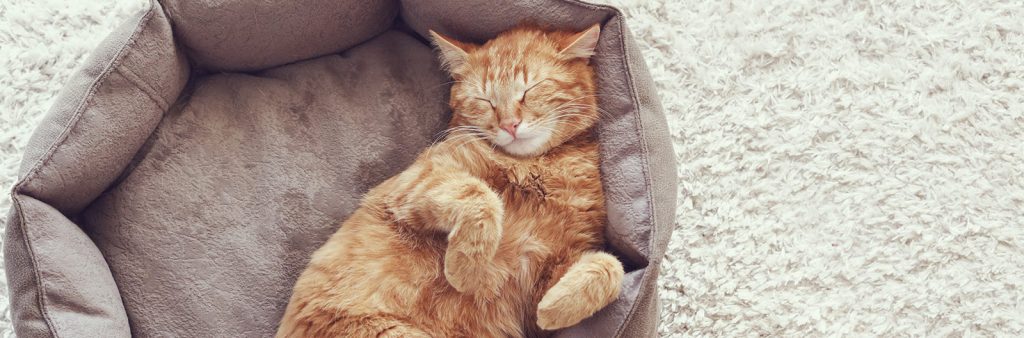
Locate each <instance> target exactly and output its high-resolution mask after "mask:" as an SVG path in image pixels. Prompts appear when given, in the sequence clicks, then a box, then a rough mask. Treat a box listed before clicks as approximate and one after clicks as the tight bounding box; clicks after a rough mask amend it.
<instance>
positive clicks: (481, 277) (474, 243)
mask: <svg viewBox="0 0 1024 338" xmlns="http://www.w3.org/2000/svg"><path fill="white" fill-rule="evenodd" d="M494 202H495V203H488V204H486V205H485V207H484V208H480V209H478V211H476V212H474V213H472V214H469V215H466V217H464V218H463V219H466V220H470V222H467V223H464V224H460V225H458V226H456V227H455V228H454V229H453V230H452V232H451V233H449V234H448V248H447V250H446V251H445V256H444V276H445V278H447V279H448V283H449V284H451V285H452V287H454V288H455V290H458V291H459V292H462V293H468V294H472V295H474V296H477V297H478V298H480V297H482V298H485V299H490V298H493V297H494V296H495V295H497V294H498V288H499V287H500V286H501V284H502V283H503V282H504V281H505V280H507V279H508V275H509V273H508V272H507V271H505V270H504V269H501V268H500V267H499V266H498V265H497V264H495V262H494V256H495V254H496V253H497V251H498V245H499V244H500V242H501V235H502V228H501V220H502V213H501V204H500V201H498V200H496V201H494Z"/></svg>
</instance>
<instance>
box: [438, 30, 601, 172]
mask: <svg viewBox="0 0 1024 338" xmlns="http://www.w3.org/2000/svg"><path fill="white" fill-rule="evenodd" d="M600 32H601V28H600V26H598V25H594V26H592V27H590V28H589V29H587V30H584V31H582V32H566V31H546V30H542V29H539V28H535V27H529V26H524V27H519V28H515V29H512V30H509V31H506V32H504V33H502V34H500V35H498V36H497V37H495V38H494V39H492V40H490V41H487V42H486V43H484V44H483V45H477V44H472V43H466V42H461V41H456V40H454V39H451V38H449V37H445V36H442V35H440V34H438V33H436V32H433V31H431V32H430V34H431V36H432V38H433V41H434V44H435V45H436V46H437V49H438V50H439V51H440V55H441V56H440V57H441V62H442V64H443V66H444V68H445V69H446V70H447V71H448V72H449V74H451V76H452V78H453V79H454V80H455V82H454V83H453V85H452V93H451V99H450V104H451V107H452V113H453V116H452V123H451V125H452V127H453V128H454V129H453V130H456V131H459V132H461V133H464V134H472V135H475V136H476V137H481V138H485V139H487V140H489V141H490V142H492V143H494V144H495V145H496V146H498V147H500V148H501V149H502V150H504V151H505V152H507V153H509V154H512V155H515V156H521V157H528V156H536V155H540V154H543V153H544V152H546V151H548V150H549V149H551V148H553V147H556V146H558V145H560V144H562V143H563V142H565V141H567V140H569V139H571V138H572V137H573V136H576V135H578V134H580V133H581V132H583V131H585V130H587V129H588V128H590V127H591V126H592V125H593V124H594V122H596V121H597V118H598V110H597V97H596V95H595V92H594V87H595V86H594V72H593V69H592V68H591V66H590V64H589V62H590V57H591V56H592V55H593V54H594V49H595V47H596V46H597V40H598V36H599V35H600Z"/></svg>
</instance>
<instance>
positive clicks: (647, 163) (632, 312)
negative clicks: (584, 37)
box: [615, 8, 661, 337]
mask: <svg viewBox="0 0 1024 338" xmlns="http://www.w3.org/2000/svg"><path fill="white" fill-rule="evenodd" d="M615 12H616V14H617V15H618V16H619V35H620V36H621V37H622V38H621V39H619V52H621V53H622V65H623V66H624V67H625V68H626V75H627V76H626V82H627V83H628V84H629V90H630V92H631V94H632V95H630V99H632V101H633V106H634V107H636V111H635V112H634V113H633V117H634V118H636V125H637V126H636V134H637V135H638V136H640V148H641V149H642V151H643V161H644V165H643V166H642V169H643V173H644V183H645V184H647V200H648V201H650V203H651V207H650V208H649V209H650V210H651V214H650V215H651V236H650V237H648V238H647V248H648V250H647V254H648V255H653V253H654V249H655V248H654V245H652V244H653V243H654V239H655V238H658V217H657V213H656V210H655V200H654V195H653V192H652V187H653V186H654V182H652V180H651V154H650V150H649V149H648V145H647V138H646V137H645V136H644V135H645V134H644V127H643V119H642V118H640V109H641V108H640V102H639V101H638V100H637V91H636V84H635V83H633V69H632V67H630V66H629V54H628V53H626V34H627V33H626V16H625V15H623V14H622V11H620V10H618V9H617V8H616V9H615ZM647 264H648V265H647V268H650V267H651V264H661V259H660V258H659V259H657V260H655V259H654V257H650V259H648V261H647ZM652 270H655V269H648V270H647V271H644V276H643V277H641V278H640V288H641V290H642V289H643V288H644V286H646V285H647V283H648V279H650V278H651V277H652V276H654V275H655V274H654V273H651V271H652ZM655 287H657V286H655ZM637 297H638V298H639V297H640V291H637ZM639 306H640V300H639V299H637V300H636V301H634V302H633V306H632V307H630V309H629V312H628V313H627V314H626V320H625V321H624V322H623V323H622V326H619V330H618V332H616V333H615V336H616V337H621V336H622V335H624V334H625V332H624V331H625V330H626V323H628V322H629V321H630V320H631V319H633V317H634V316H636V309H637V307H639ZM655 330H657V328H655Z"/></svg>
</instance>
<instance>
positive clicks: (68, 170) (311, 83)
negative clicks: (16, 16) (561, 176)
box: [5, 0, 676, 337]
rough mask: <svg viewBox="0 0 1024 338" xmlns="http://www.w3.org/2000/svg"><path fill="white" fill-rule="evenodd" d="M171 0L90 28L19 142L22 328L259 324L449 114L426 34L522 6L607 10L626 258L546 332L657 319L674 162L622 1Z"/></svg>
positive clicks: (15, 213) (633, 333) (544, 13)
mask: <svg viewBox="0 0 1024 338" xmlns="http://www.w3.org/2000/svg"><path fill="white" fill-rule="evenodd" d="M164 3H165V4H166V6H163V5H161V4H160V3H157V2H154V3H153V6H152V8H150V9H149V10H148V11H146V12H144V13H142V14H140V15H139V16H138V17H137V18H136V19H134V20H132V21H131V22H129V23H127V24H126V25H125V26H123V27H122V28H121V29H120V30H119V31H118V32H116V33H115V34H114V35H113V36H111V37H110V38H108V40H107V41H106V42H105V43H104V44H103V45H102V46H100V47H99V49H98V50H97V51H96V52H95V53H94V55H93V57H92V61H91V62H90V64H89V66H87V67H86V68H84V69H83V70H82V71H81V72H80V73H79V74H78V75H77V76H76V77H75V78H74V79H73V80H72V81H71V82H70V83H69V84H68V86H67V88H66V89H65V90H64V93H63V94H62V97H61V98H60V99H59V100H58V101H57V103H56V104H55V106H54V107H53V109H52V110H51V112H50V114H49V115H48V117H47V118H46V119H45V120H44V121H43V122H42V124H41V125H40V126H39V128H38V129H37V131H36V133H35V135H34V136H33V138H32V140H31V141H30V144H29V146H28V150H27V151H26V154H25V157H24V160H23V164H22V170H21V175H20V180H19V183H18V184H17V185H16V187H15V189H14V193H13V201H14V209H13V210H12V211H11V213H10V216H9V218H10V219H11V221H10V222H9V225H8V230H7V234H6V236H7V238H6V241H5V254H6V257H7V259H6V264H7V271H8V278H9V285H10V292H11V300H12V307H11V309H12V317H13V320H14V324H15V330H16V331H17V332H18V334H19V335H20V336H24V337H35V336H65V337H69V336H70V337H75V336H110V337H118V336H129V335H135V336H179V337H210V336H270V335H272V333H273V332H274V329H275V327H276V324H277V322H278V319H279V318H280V316H281V314H282V312H283V310H284V307H285V305H286V304H287V301H288V297H289V295H290V292H291V287H292V285H293V283H294V280H295V278H296V277H297V275H298V273H299V272H300V271H301V270H302V269H303V268H304V266H305V264H306V262H307V260H308V258H309V254H310V253H311V252H312V251H313V250H315V249H316V248H317V247H319V245H320V244H321V243H322V242H323V241H324V240H326V238H327V237H328V236H329V235H330V234H331V233H333V232H334V231H335V229H336V227H337V224H338V223H339V221H340V220H342V219H344V218H345V217H347V215H348V214H349V213H350V212H351V211H353V210H354V209H355V207H356V205H357V203H358V201H359V199H360V197H361V195H362V194H363V193H364V192H365V191H366V190H368V189H369V188H370V187H372V186H374V185H375V184H377V183H379V182H380V181H382V180H384V179H386V178H387V177H389V176H391V175H393V174H395V173H397V172H398V171H400V170H402V169H403V168H405V167H406V166H407V165H408V164H409V163H410V162H411V160H412V158H413V157H414V156H415V155H416V154H417V153H418V152H419V151H421V150H422V149H423V148H424V147H426V146H427V145H428V144H429V143H430V141H431V139H432V138H433V136H434V135H435V133H436V132H437V131H439V130H441V129H442V128H443V127H444V125H445V123H446V121H447V119H448V111H447V104H446V99H447V95H448V85H446V84H445V83H446V82H447V81H448V79H447V77H446V75H445V74H444V73H443V72H441V71H440V70H439V67H438V64H437V61H436V57H435V56H434V54H433V52H432V51H431V49H430V47H429V46H428V45H427V44H426V43H425V40H424V39H423V38H422V36H424V35H425V31H426V30H427V29H435V30H438V31H440V32H442V33H447V34H450V35H452V36H454V37H457V38H460V39H466V40H471V41H484V40H486V39H489V38H491V37H493V36H494V35H495V34H497V33H498V32H500V31H503V30H505V29H507V28H509V27H511V26H513V25H515V24H517V23H519V22H521V21H523V20H529V21H533V22H536V23H540V24H543V25H550V26H553V27H561V28H572V29H581V28H584V27H586V26H589V25H591V24H593V23H603V32H602V36H601V40H600V42H599V46H598V52H597V56H596V57H595V58H594V61H593V62H594V64H595V66H596V67H597V70H598V73H597V76H598V87H599V104H600V105H601V107H602V109H603V110H604V111H605V113H606V115H607V116H605V117H604V118H603V119H602V120H601V121H600V123H599V127H598V128H599V135H600V142H601V154H602V167H601V169H602V175H603V182H604V185H605V188H606V195H607V198H608V201H607V203H608V210H609V228H608V233H607V235H608V237H609V240H610V245H611V249H612V251H614V252H615V253H616V254H618V255H619V256H620V257H622V259H623V260H624V261H625V262H626V265H627V270H628V272H627V276H626V281H625V285H624V289H623V294H622V296H621V297H620V299H618V300H617V301H616V302H614V303H613V304H612V305H610V306H609V307H607V308H606V309H604V310H602V311H601V312H599V313H598V314H596V315H595V316H594V317H592V318H589V319H587V320H585V321H584V322H583V323H581V324H580V325H577V326H575V327H572V328H568V329H566V330H563V331H561V332H560V335H561V336H566V337H570V336H573V337H583V336H586V337H594V336H613V335H614V336H625V337H639V336H650V335H653V334H654V332H655V327H656V324H657V320H658V313H657V296H656V293H655V292H656V288H655V284H654V282H655V280H656V278H657V273H658V262H659V261H660V260H661V258H662V256H663V253H664V249H665V246H666V244H667V240H668V238H669V233H670V232H671V227H672V220H673V214H674V206H675V201H674V199H675V190H674V189H675V187H676V184H675V176H674V173H675V167H674V165H675V164H674V162H673V160H672V158H674V157H673V156H672V149H671V146H670V144H669V139H668V133H667V129H666V127H665V118H664V116H663V115H662V113H661V109H660V105H659V104H658V100H657V96H656V94H655V93H654V92H653V89H652V86H651V84H650V80H649V76H648V75H647V74H646V69H645V66H644V63H643V61H642V59H641V58H640V56H639V55H638V54H637V52H636V49H635V48H634V47H633V44H632V42H631V41H630V39H631V37H630V36H629V34H628V32H627V30H626V27H625V25H624V23H623V22H622V19H621V18H622V16H621V14H620V13H618V12H617V11H616V10H614V9H612V8H609V7H604V6H594V5H589V4H585V3H580V2H576V1H566V0H536V1H524V2H505V1H484V0H469V1H441V0H422V1H403V2H399V1H394V2H388V1H382V2H361V1H348V2H344V1H343V2H326V1H314V0H308V1H305V3H306V4H305V6H302V5H288V6H285V5H274V4H269V3H264V2H258V1H245V0H238V1H227V2H218V3H216V4H212V3H208V2H191V1H165V2H164ZM167 13H169V15H168V14H167ZM240 13H252V15H248V14H247V15H239V14H240ZM398 13H400V15H398V17H397V19H396V14H398ZM270 18H273V19H274V20H276V21H274V20H270ZM172 27H173V32H172ZM389 27H409V28H411V32H410V30H409V29H406V28H401V29H397V28H390V29H389ZM341 50H344V51H341ZM338 51H341V52H340V53H338ZM225 70H245V71H248V72H247V73H230V72H224V71H225Z"/></svg>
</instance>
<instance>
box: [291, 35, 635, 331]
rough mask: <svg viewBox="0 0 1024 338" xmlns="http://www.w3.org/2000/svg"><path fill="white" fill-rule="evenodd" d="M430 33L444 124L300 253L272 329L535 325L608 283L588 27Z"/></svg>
mask: <svg viewBox="0 0 1024 338" xmlns="http://www.w3.org/2000/svg"><path fill="white" fill-rule="evenodd" d="M430 35H431V37H432V40H433V43H434V45H435V47H436V49H437V50H438V51H439V52H440V53H439V54H440V59H441V64H442V67H443V68H444V69H445V70H446V71H447V72H448V73H449V74H450V75H451V77H452V79H453V80H454V81H453V84H452V87H451V96H450V101H449V102H450V106H451V108H452V118H451V122H450V124H449V127H450V128H449V129H448V134H447V137H446V138H445V139H444V141H442V142H439V143H436V144H434V145H432V146H430V147H429V148H427V149H426V150H425V151H424V152H423V153H421V154H420V155H419V156H418V157H417V159H416V160H415V162H414V163H413V164H412V165H411V166H410V167H409V168H407V169H406V170H405V171H403V172H401V173H400V174H398V175H396V176H394V177H391V178H390V179H388V180H386V181H384V182H383V183H381V184H380V185H378V186H376V187H374V188H373V189H371V190H370V191H369V192H368V193H367V194H366V195H365V197H364V198H363V201H362V203H361V205H360V207H359V209H358V210H356V211H355V212H354V213H353V214H352V215H351V217H349V218H348V220H346V221H345V222H344V223H343V224H342V226H341V227H340V229H339V230H338V231H337V232H336V233H335V234H334V235H333V236H332V237H330V239H329V240H328V241H327V242H326V243H325V244H324V245H323V247H321V248H320V249H318V250H317V251H316V252H315V253H314V254H313V255H312V258H311V261H310V262H309V266H308V267H307V269H306V270H305V271H304V272H303V273H302V274H301V276H300V277H299V279H298V281H297V282H296V284H295V288H294V292H293V294H292V297H291V300H290V303H289V304H288V307H287V309H286V311H285V314H284V317H283V319H282V320H281V325H280V327H279V329H278V332H277V337H524V336H525V337H541V336H549V335H551V334H552V332H553V330H557V329H560V328H565V327H568V326H572V325H574V324H576V323H579V322H580V321H581V320H583V319H585V318H587V317H589V316H591V315H592V314H593V313H594V312H596V311H598V310H600V309H601V308H603V307H604V306H606V305H607V304H609V303H610V302H612V301H613V300H615V299H616V298H617V297H618V295H619V291H620V286H621V284H622V278H623V267H622V263H621V262H620V261H619V260H618V259H617V258H615V256H612V255H610V254H608V253H605V252H602V251H600V250H601V248H602V247H603V246H604V237H603V232H604V227H605V224H606V220H605V216H606V215H605V213H606V211H605V206H604V195H603V191H602V188H601V180H600V173H599V170H598V146H597V143H596V136H595V135H594V132H593V131H592V128H591V127H592V126H593V125H594V123H595V122H596V120H597V119H598V117H599V115H600V113H599V109H598V107H597V98H596V94H595V82H594V70H593V69H592V66H591V65H590V58H591V56H592V55H593V54H594V51H595V48H596V45H597V41H598V37H599V35H600V26H599V25H594V26H592V27H590V28H589V29H587V30H584V31H582V32H570V31H555V30H544V29H540V28H537V27H533V26H520V27H516V28H513V29H511V30H509V31H506V32H504V33H502V34H500V35H498V36H497V37H496V38H494V39H492V40H490V41H488V42H486V43H484V44H482V45H478V44H472V43H466V42H460V41H456V40H454V39H451V38H448V37H445V36H442V35H441V34H438V33H436V32H433V31H431V32H430Z"/></svg>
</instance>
